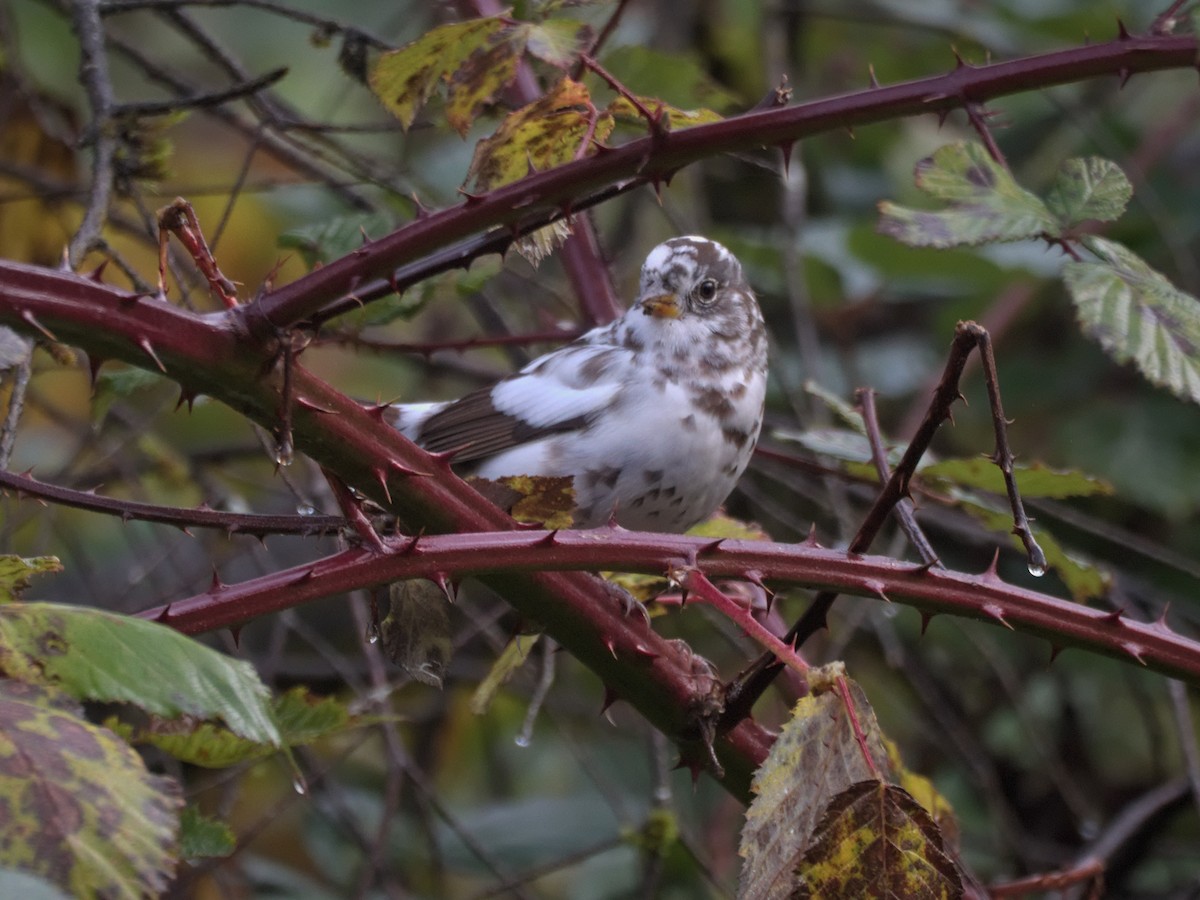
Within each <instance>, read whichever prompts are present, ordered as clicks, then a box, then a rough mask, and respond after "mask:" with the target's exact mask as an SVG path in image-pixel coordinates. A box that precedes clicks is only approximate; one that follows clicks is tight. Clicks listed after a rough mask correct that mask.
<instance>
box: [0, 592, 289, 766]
mask: <svg viewBox="0 0 1200 900" xmlns="http://www.w3.org/2000/svg"><path fill="white" fill-rule="evenodd" d="M0 670H2V671H3V672H4V674H6V675H7V676H8V677H10V678H14V679H16V680H18V681H24V682H27V683H30V684H44V685H52V686H55V687H58V688H60V689H61V690H63V691H66V692H67V693H68V694H70V695H71V696H73V697H77V698H79V699H84V700H104V701H115V702H121V703H132V704H133V705H134V706H137V707H139V708H141V709H143V710H145V711H146V712H148V713H152V714H154V715H158V716H163V717H166V718H172V717H175V716H192V717H194V718H197V719H212V720H215V721H220V722H224V723H225V724H226V725H227V726H228V727H229V729H230V730H231V731H233V732H234V733H236V734H238V735H241V736H242V737H245V738H248V739H250V740H254V741H258V742H261V743H267V744H272V745H275V746H278V745H279V742H280V736H279V729H278V728H277V727H276V725H275V722H274V721H273V719H272V716H271V710H270V707H269V706H268V705H267V702H266V700H267V696H268V691H267V688H266V686H265V685H264V684H263V683H262V681H260V680H259V678H258V675H257V674H256V673H255V671H254V668H253V667H252V666H251V665H250V664H249V663H246V662H242V661H241V660H236V659H230V658H229V657H228V656H225V655H223V654H221V653H218V652H217V651H215V650H212V649H210V648H208V647H205V646H204V645H203V644H200V643H198V642H196V641H194V640H192V639H191V638H188V637H185V636H184V635H182V634H180V633H179V632H177V631H175V630H174V629H173V628H168V627H167V626H165V625H160V624H158V623H156V622H147V621H145V620H143V619H137V618H133V617H130V616H120V615H117V614H116V613H110V612H105V611H103V610H98V609H86V608H82V607H74V606H63V605H59V604H55V603H12V604H9V605H7V606H0Z"/></svg>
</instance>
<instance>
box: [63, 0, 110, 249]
mask: <svg viewBox="0 0 1200 900" xmlns="http://www.w3.org/2000/svg"><path fill="white" fill-rule="evenodd" d="M71 9H72V12H73V15H72V17H71V22H72V25H73V27H74V29H75V33H76V34H77V35H78V36H79V51H80V57H79V81H80V83H81V84H82V85H83V88H84V91H85V92H86V93H87V98H88V104H89V105H90V106H91V108H92V123H91V126H90V128H89V129H88V133H89V137H90V139H91V144H92V183H91V186H90V188H89V190H88V201H87V207H86V210H85V212H84V215H83V223H82V224H81V225H80V226H79V230H78V231H76V232H75V234H74V236H73V237H72V238H71V242H70V244H69V245H68V247H67V262H68V264H69V265H70V266H71V267H72V268H74V267H75V266H77V265H79V263H80V262H81V261H82V260H83V257H84V256H85V255H86V254H87V252H88V251H89V250H91V249H92V246H93V244H94V243H95V241H96V239H97V238H99V237H100V232H101V231H103V230H104V223H105V221H106V220H107V218H108V204H109V199H110V198H111V196H112V187H113V177H114V166H113V161H114V159H115V158H116V153H117V142H116V139H115V138H114V137H113V136H112V134H111V133H110V129H109V123H110V121H111V120H112V112H113V107H114V105H115V101H114V99H113V87H112V82H111V81H110V80H109V75H108V51H107V49H106V48H105V42H104V26H103V25H102V24H101V22H100V3H99V0H74V2H72V4H71Z"/></svg>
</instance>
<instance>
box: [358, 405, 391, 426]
mask: <svg viewBox="0 0 1200 900" xmlns="http://www.w3.org/2000/svg"><path fill="white" fill-rule="evenodd" d="M391 408H392V407H391V404H390V403H366V404H364V405H363V411H364V412H366V414H367V415H368V416H369V417H370V418H372V419H374V420H375V421H376V422H382V421H383V414H384V413H385V412H387V411H388V410H389V409H391Z"/></svg>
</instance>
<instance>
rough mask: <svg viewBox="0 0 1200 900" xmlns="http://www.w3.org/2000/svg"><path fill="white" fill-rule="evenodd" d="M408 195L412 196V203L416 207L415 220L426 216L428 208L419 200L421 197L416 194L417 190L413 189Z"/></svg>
mask: <svg viewBox="0 0 1200 900" xmlns="http://www.w3.org/2000/svg"><path fill="white" fill-rule="evenodd" d="M410 196H411V197H412V202H413V205H414V206H416V208H417V221H420V220H421V219H424V218H426V217H428V215H429V208H428V207H427V206H426V205H425V204H424V203H422V202H421V198H420V197H418V196H417V192H416V191H413V192H412V194H410Z"/></svg>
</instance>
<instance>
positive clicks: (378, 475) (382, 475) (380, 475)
mask: <svg viewBox="0 0 1200 900" xmlns="http://www.w3.org/2000/svg"><path fill="white" fill-rule="evenodd" d="M371 474H372V475H374V476H375V480H376V481H378V482H379V486H380V487H381V488H383V496H385V497H387V502H388V505H389V506H390V505H391V503H392V492H391V490H389V489H388V482H387V473H386V472H384V471H383V469H372V470H371Z"/></svg>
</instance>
